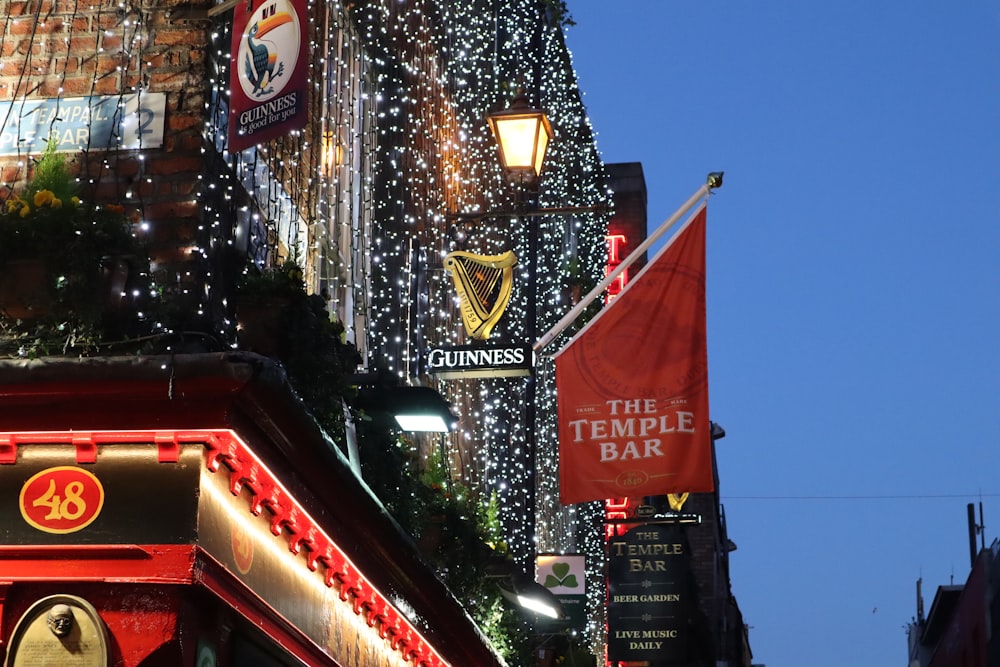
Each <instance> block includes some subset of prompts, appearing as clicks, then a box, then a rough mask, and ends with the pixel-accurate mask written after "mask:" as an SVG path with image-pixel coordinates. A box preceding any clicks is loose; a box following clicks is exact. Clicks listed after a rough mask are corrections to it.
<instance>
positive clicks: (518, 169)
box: [486, 88, 553, 178]
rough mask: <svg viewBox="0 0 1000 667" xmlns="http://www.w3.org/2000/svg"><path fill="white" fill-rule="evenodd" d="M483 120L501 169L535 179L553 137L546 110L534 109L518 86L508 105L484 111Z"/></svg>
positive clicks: (539, 172)
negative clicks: (493, 140)
mask: <svg viewBox="0 0 1000 667" xmlns="http://www.w3.org/2000/svg"><path fill="white" fill-rule="evenodd" d="M486 120H487V122H489V125H490V129H491V130H493V136H494V138H495V139H496V142H497V146H498V147H499V149H500V165H501V166H502V167H503V168H504V170H505V171H508V172H511V173H514V174H519V175H521V176H522V177H523V176H525V175H530V176H533V177H535V178H537V177H538V176H539V175H540V174H541V173H542V163H543V162H544V160H545V152H546V150H547V149H548V147H549V142H550V141H551V140H552V137H553V134H552V125H551V124H550V123H549V117H548V116H547V115H546V114H545V112H544V111H542V110H541V109H535V108H533V107H532V106H531V105H530V104H529V103H528V98H527V97H526V96H525V94H524V89H522V88H519V89H518V90H517V94H516V95H515V96H514V99H513V100H512V101H511V103H510V107H509V108H507V109H504V110H502V111H493V112H491V113H489V114H487V116H486Z"/></svg>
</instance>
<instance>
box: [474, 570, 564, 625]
mask: <svg viewBox="0 0 1000 667" xmlns="http://www.w3.org/2000/svg"><path fill="white" fill-rule="evenodd" d="M485 575H486V578H487V579H493V580H494V581H495V582H496V585H497V588H499V589H500V594H501V595H503V597H504V599H506V600H507V601H509V602H511V603H513V604H515V605H517V607H518V608H520V609H523V610H527V611H530V612H532V613H534V614H537V615H539V616H544V617H546V618H549V619H553V620H562V619H564V618H566V614H565V612H564V611H563V608H562V604H561V603H560V602H559V598H557V597H556V596H555V594H554V593H552V591H550V590H549V589H548V588H546V587H545V586H543V585H542V584H540V583H538V582H537V581H535V580H534V579H532V578H531V577H530V576H528V575H527V574H526V573H524V572H522V571H521V570H519V569H518V568H517V566H516V565H514V563H513V561H511V560H510V559H504V560H499V561H493V562H490V563H487V564H486V568H485Z"/></svg>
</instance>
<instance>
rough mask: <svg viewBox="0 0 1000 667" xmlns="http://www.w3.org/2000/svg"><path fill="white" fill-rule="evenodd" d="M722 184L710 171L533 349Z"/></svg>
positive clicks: (717, 174)
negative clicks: (700, 183)
mask: <svg viewBox="0 0 1000 667" xmlns="http://www.w3.org/2000/svg"><path fill="white" fill-rule="evenodd" d="M721 185H722V172H721V171H720V172H712V173H711V174H709V175H708V180H707V181H706V182H705V184H704V185H701V186H699V187H698V190H697V191H696V192H695V193H694V194H693V195H691V197H689V198H688V200H687V201H686V202H684V203H683V204H681V207H680V208H679V209H677V210H676V211H674V214H673V215H671V216H670V217H669V218H667V219H666V220H665V221H664V222H663V224H661V225H660V226H659V227H658V228H657V229H656V231H655V232H653V233H652V234H651V235H649V236H648V237H646V240H645V241H643V242H642V243H641V244H639V247H638V248H636V249H635V250H633V251H632V253H631V254H630V255H629V256H628V257H626V258H625V259H624V260H623V261H622V263H621V264H619V265H618V266H616V267H615V269H614V271H612V272H611V273H609V274H608V275H607V276H606V277H605V278H604V280H602V281H601V282H600V283H598V285H597V287H595V288H594V289H592V290H590V292H588V293H587V296H585V297H583V298H582V299H580V303H578V304H576V305H575V306H573V308H572V310H570V311H569V312H568V313H566V314H565V315H563V318H562V319H561V320H559V321H558V322H556V324H555V326H553V327H552V328H551V329H549V330H548V331H547V332H546V333H545V335H543V336H542V337H541V338H539V339H538V341H537V342H536V343H535V345H534V346H533V348H532V349H533V350H534V351H535V352H538V351H539V350H541V349H542V348H543V347H545V346H546V345H548V344H549V343H551V342H552V339H553V338H555V337H556V336H558V335H559V334H560V333H562V331H563V329H565V328H566V327H568V326H569V325H571V324H572V323H573V320H575V319H576V318H577V317H579V316H580V313H582V312H583V310H584V308H586V307H587V306H589V305H590V303H591V302H592V301H593V300H594V299H596V298H597V297H598V296H600V295H601V294H602V293H603V292H604V290H606V289H607V288H608V285H610V284H611V283H613V282H614V281H615V279H616V278H617V277H618V276H619V274H621V272H622V271H624V270H625V269H627V268H628V267H629V265H631V264H632V263H633V262H635V260H637V259H639V258H640V257H641V256H642V254H643V253H644V252H646V249H647V248H649V246H651V245H653V244H654V243H655V242H656V240H657V239H659V238H660V237H661V236H663V235H664V234H665V233H666V232H667V230H669V229H670V228H671V227H673V226H674V225H676V224H677V221H678V220H680V219H681V218H682V217H684V214H685V213H687V212H688V211H690V210H691V209H692V208H693V207H694V205H695V204H697V203H698V202H699V201H700V200H701V199H702V197H705V196H707V195H709V194H711V192H712V190H713V189H715V188H717V187H720V186H721Z"/></svg>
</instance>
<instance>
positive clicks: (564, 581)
mask: <svg viewBox="0 0 1000 667" xmlns="http://www.w3.org/2000/svg"><path fill="white" fill-rule="evenodd" d="M569 569H570V567H569V563H562V562H555V563H553V564H552V573H551V574H546V575H545V587H546V588H556V587H557V586H563V587H565V588H576V587H578V586H579V585H580V584H579V583H577V581H576V575H575V574H570V572H569Z"/></svg>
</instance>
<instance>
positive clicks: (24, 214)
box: [21, 206, 31, 218]
mask: <svg viewBox="0 0 1000 667" xmlns="http://www.w3.org/2000/svg"><path fill="white" fill-rule="evenodd" d="M29 213H31V209H30V208H28V207H27V206H25V207H24V208H22V209H21V217H22V218H27V217H28V214H29Z"/></svg>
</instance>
